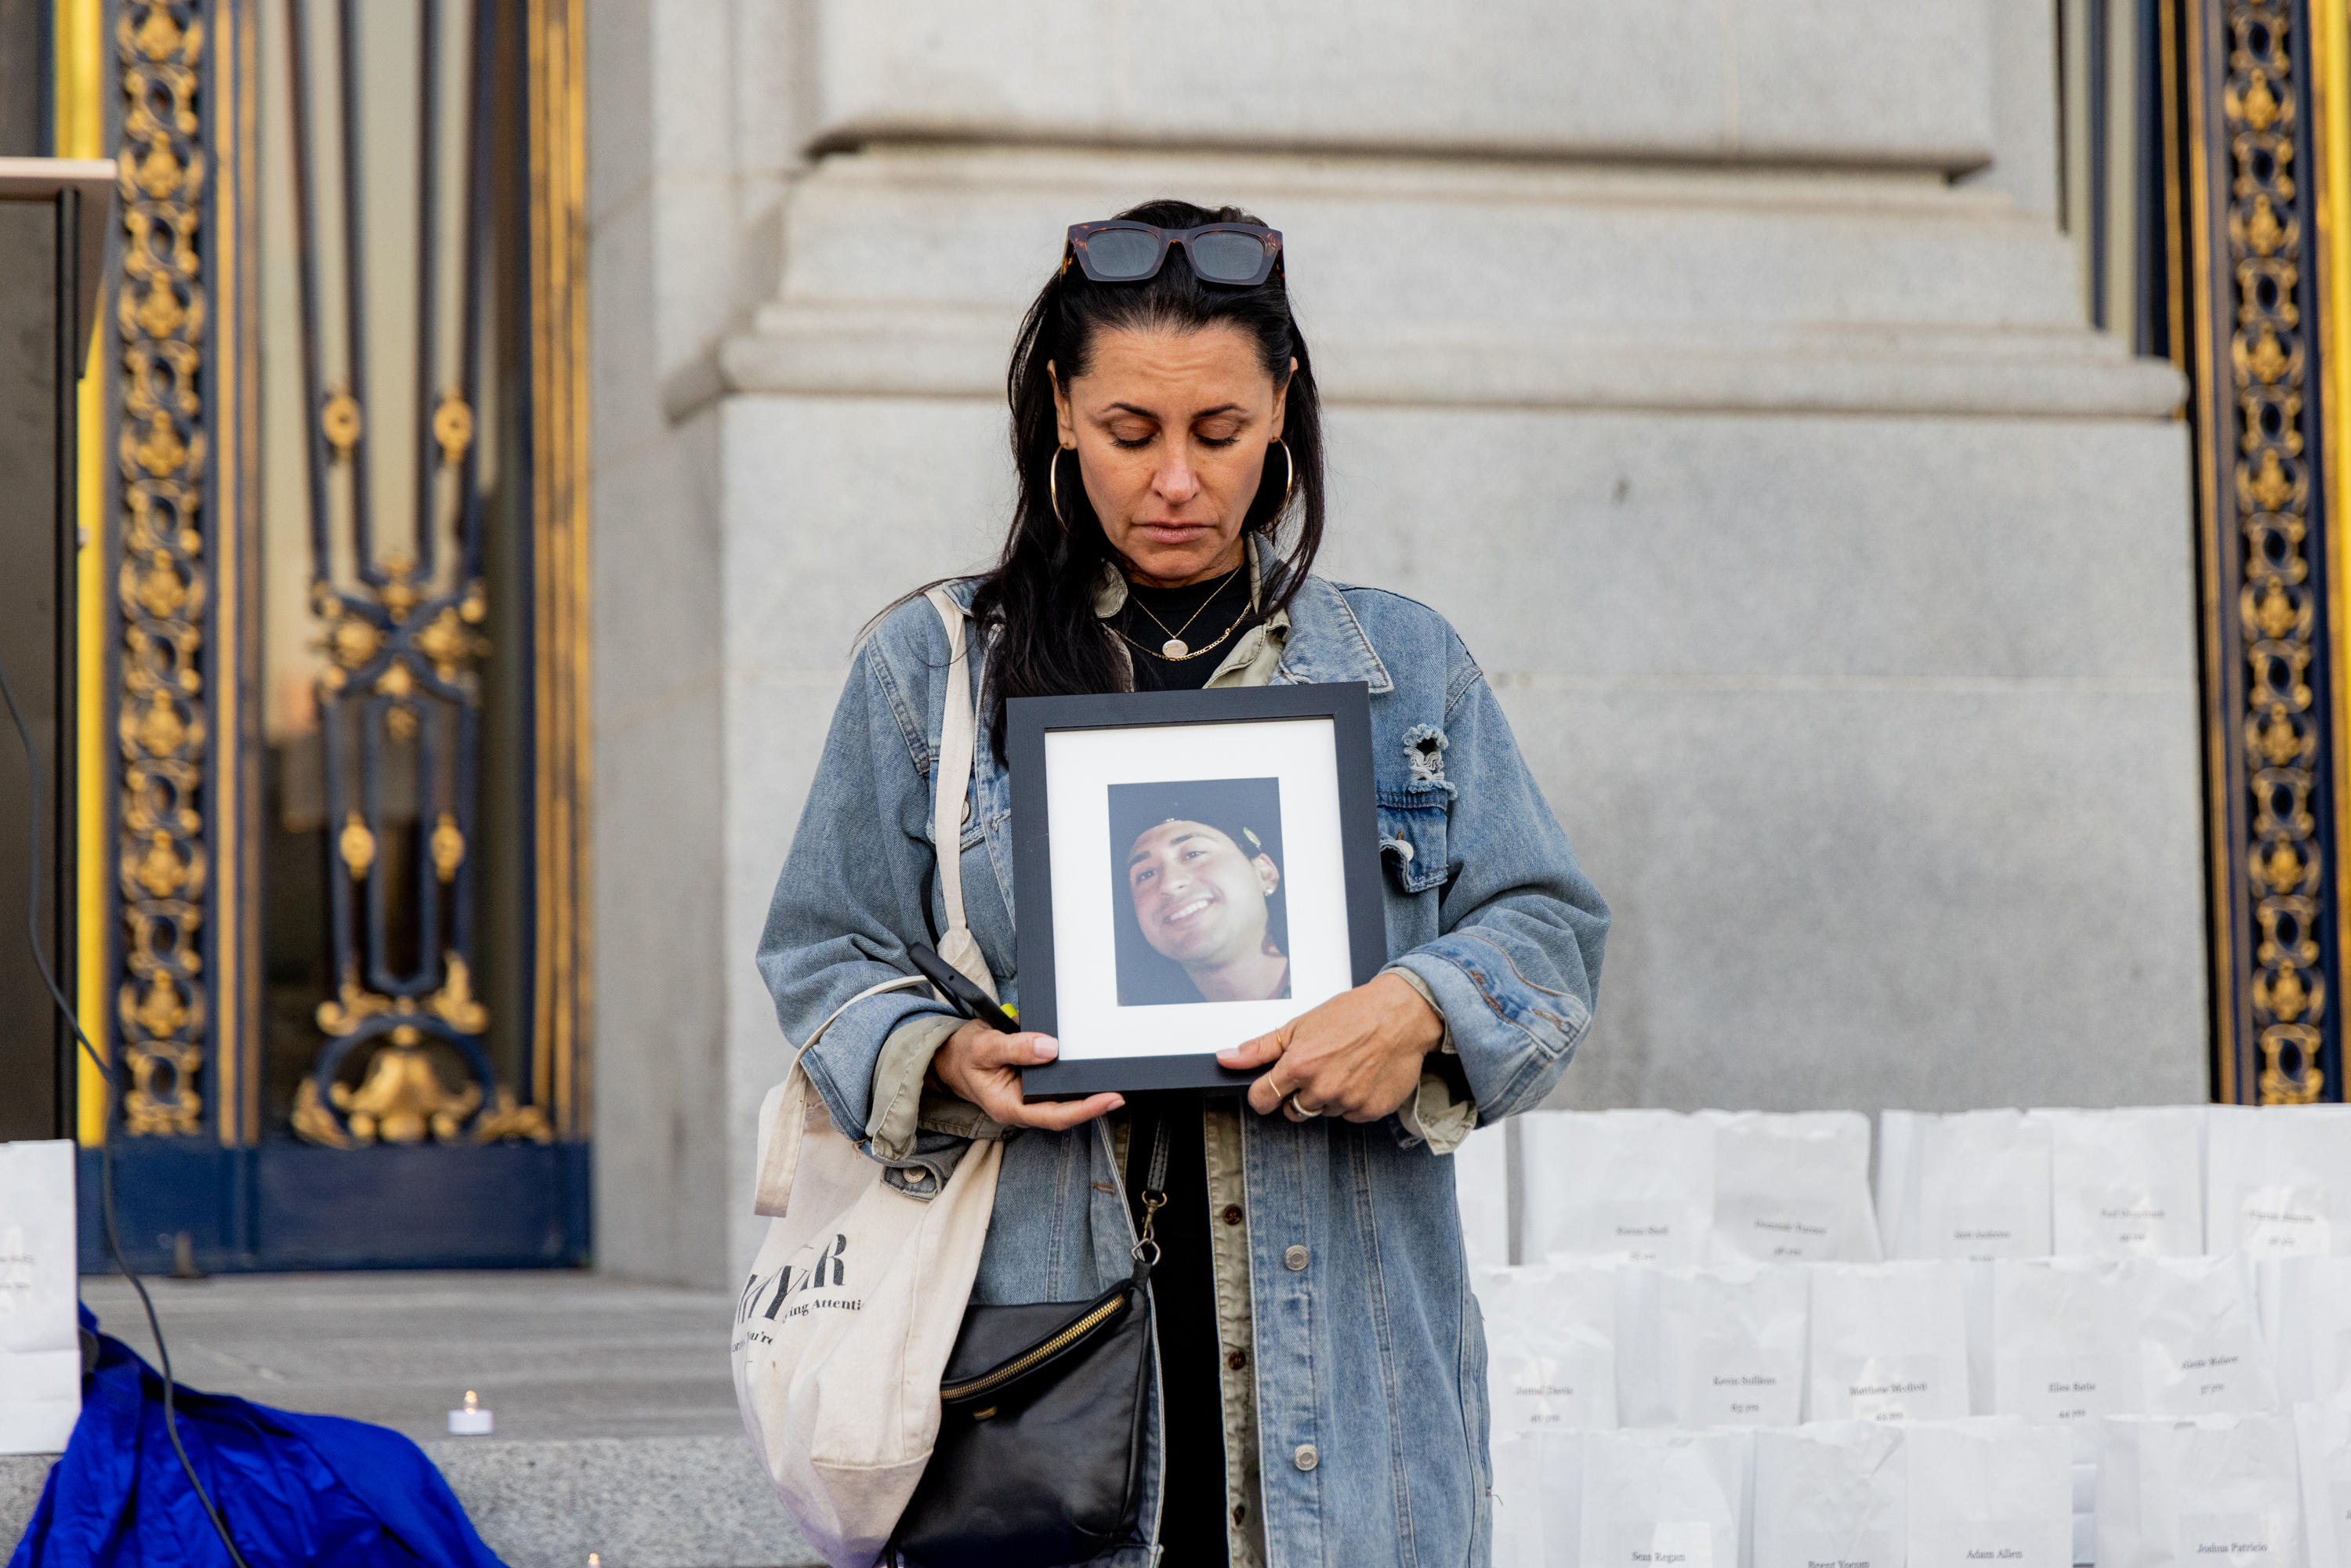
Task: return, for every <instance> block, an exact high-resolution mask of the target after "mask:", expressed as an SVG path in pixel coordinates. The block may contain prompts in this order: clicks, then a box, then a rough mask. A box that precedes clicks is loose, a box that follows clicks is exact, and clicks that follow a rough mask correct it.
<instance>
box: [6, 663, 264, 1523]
mask: <svg viewBox="0 0 2351 1568" xmlns="http://www.w3.org/2000/svg"><path fill="white" fill-rule="evenodd" d="M0 697H5V699H6V700H7V704H8V716H9V717H10V718H11V719H13V720H14V721H16V738H17V739H18V740H19V741H21V742H23V743H24V747H25V767H26V770H27V772H28V773H29V774H30V776H31V781H32V805H33V810H32V812H31V821H32V826H31V830H30V831H29V832H28V833H27V835H26V836H27V837H28V838H29V839H30V840H31V842H32V865H31V881H30V883H29V884H28V887H27V891H26V895H25V936H26V940H27V941H28V942H30V943H31V944H32V946H33V963H34V965H35V967H37V968H38V969H39V970H40V971H41V983H42V984H44V985H46V986H47V987H48V988H49V999H50V1000H52V1001H54V1002H55V1003H57V1011H58V1012H59V1013H60V1014H61V1015H63V1017H64V1019H65V1020H66V1026H67V1027H68V1028H69V1029H71V1030H73V1035H74V1039H75V1040H78V1041H80V1042H81V1048H82V1050H83V1051H87V1052H89V1060H90V1065H91V1066H93V1067H95V1068H97V1069H98V1072H99V1077H100V1078H102V1079H105V1080H106V1081H107V1082H109V1083H110V1084H111V1083H112V1082H113V1076H112V1074H110V1072H108V1071H107V1068H106V1061H105V1059H104V1058H102V1057H100V1056H99V1054H98V1047H96V1046H94V1045H92V1044H90V1042H89V1035H87V1034H85V1033H83V1032H82V1027H81V1019H79V1018H78V1017H76V1016H75V1013H74V1009H73V1004H72V1003H70V1002H68V1001H67V1000H66V994H65V992H64V991H62V990H60V989H59V988H57V977H56V976H55V975H53V974H51V973H50V972H49V960H48V958H47V956H46V955H44V954H43V953H42V951H41V754H40V752H39V751H38V750H37V748H36V747H34V745H33V732H32V731H31V730H30V729H27V728H26V727H25V715H24V713H23V711H22V710H20V709H19V708H18V707H17V706H16V690H15V689H14V688H13V687H11V686H10V685H9V684H8V669H7V666H6V665H5V664H0ZM98 1208H99V1219H100V1221H101V1223H102V1225H103V1228H104V1229H105V1232H106V1250H107V1252H108V1254H109V1255H110V1257H112V1258H113V1260H114V1266H115V1267H116V1268H117V1269H120V1270H122V1277H123V1278H124V1279H126V1280H128V1281H131V1289H132V1290H134V1291H138V1292H139V1304H140V1305H141V1306H142V1307H144V1308H146V1309H147V1332H148V1333H151V1334H152V1335H153V1336H154V1338H155V1359H156V1360H157V1361H159V1362H161V1363H162V1372H163V1430H164V1432H165V1434H166V1435H168V1436H169V1437H171V1439H172V1452H173V1453H175V1454H177V1455H179V1456H180V1469H183V1470H184V1471H186V1472H187V1476H188V1485H189V1486H191V1487H193V1488H194V1489H195V1493H196V1500H197V1501H198V1502H200V1503H202V1504H204V1517H205V1518H207V1519H209V1520H211V1521H213V1529H214V1530H215V1531H219V1533H220V1539H221V1544H222V1545H223V1546H225V1547H226V1548H228V1556H229V1561H230V1562H231V1563H235V1565H236V1568H248V1564H247V1563H246V1561H245V1554H244V1553H243V1552H239V1551H237V1549H236V1542H235V1541H233V1540H231V1539H230V1538H229V1533H228V1524H227V1522H226V1521H224V1520H223V1519H222V1518H221V1513H220V1510H219V1509H217V1508H214V1506H213V1500H212V1497H211V1494H209V1493H207V1492H206V1491H205V1490H204V1482H203V1481H201V1480H198V1479H196V1467H195V1466H194V1465H193V1464H191V1463H189V1462H188V1450H187V1449H186V1448H183V1447H181V1446H180V1422H179V1417H178V1416H177V1415H176V1414H175V1413H174V1412H173V1410H172V1352H171V1350H170V1349H169V1348H168V1347H167V1346H166V1345H165V1344H164V1343H163V1325H162V1322H160V1321H158V1320H157V1318H156V1316H155V1303H154V1302H153V1301H151V1300H149V1299H148V1296H147V1287H146V1285H145V1284H144V1283H142V1282H141V1280H140V1278H139V1275H138V1273H137V1271H136V1270H133V1269H132V1268H131V1260H129V1259H128V1258H125V1257H124V1256H123V1255H122V1239H121V1237H120V1235H119V1234H118V1233H117V1232H116V1230H115V1226H114V1134H113V1130H112V1118H111V1117H110V1118H108V1122H107V1126H106V1129H105V1131H104V1132H103V1133H102V1134H101V1135H100V1137H99V1145H98Z"/></svg>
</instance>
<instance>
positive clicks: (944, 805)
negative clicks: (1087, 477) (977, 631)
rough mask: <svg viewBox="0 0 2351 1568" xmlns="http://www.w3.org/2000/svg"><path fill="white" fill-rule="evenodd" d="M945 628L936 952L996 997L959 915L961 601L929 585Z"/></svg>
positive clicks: (968, 760)
mask: <svg viewBox="0 0 2351 1568" xmlns="http://www.w3.org/2000/svg"><path fill="white" fill-rule="evenodd" d="M926 597H928V598H929V600H930V601H931V608H932V609H934V610H935V611H937V612H939V620H940V621H941V622H945V624H946V631H947V705H946V718H945V720H944V722H943V723H942V724H941V726H940V732H939V761H938V768H937V769H936V770H935V772H934V773H933V774H932V775H931V783H932V788H931V844H932V847H933V848H934V849H935V850H936V851H937V852H938V861H939V893H940V895H941V897H942V899H943V900H944V902H945V903H946V907H947V928H946V934H945V935H944V936H941V937H940V938H939V956H940V957H942V958H945V959H946V961H947V962H948V963H950V964H952V965H954V966H955V967H956V968H957V969H960V970H961V971H963V973H964V975H965V976H966V977H967V978H969V979H970V981H971V983H972V984H973V985H976V986H977V987H978V988H980V989H981V990H983V991H986V992H987V996H988V999H989V1000H990V1001H995V1000H998V999H1000V998H998V997H997V994H996V977H994V976H993V975H990V974H989V973H988V972H987V959H985V958H983V957H981V956H980V953H979V944H978V943H977V941H975V940H974V939H973V938H972V935H971V927H970V925H967V924H966V923H965V920H964V917H963V855H962V853H961V851H960V847H959V846H960V845H961V844H962V842H963V811H964V800H965V799H966V796H967V791H968V790H969V789H970V788H971V765H972V756H973V753H974V752H975V751H976V750H977V747H978V744H979V726H978V721H977V715H976V714H975V713H974V712H973V711H972V680H971V662H970V650H969V647H968V644H967V639H966V637H965V635H964V612H963V606H962V605H960V604H957V603H956V601H954V600H953V599H951V598H949V597H948V596H947V591H946V589H944V588H934V589H932V590H931V591H930V593H929V594H928V595H927V596H926Z"/></svg>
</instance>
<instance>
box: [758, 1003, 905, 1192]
mask: <svg viewBox="0 0 2351 1568" xmlns="http://www.w3.org/2000/svg"><path fill="white" fill-rule="evenodd" d="M929 983H930V982H929V981H927V980H925V979H924V978H923V977H921V976H920V975H900V976H898V977H896V978H894V979H888V980H884V981H883V982H882V983H881V984H880V985H878V986H868V987H866V988H864V989H863V990H862V991H860V992H858V993H857V994H856V995H855V996H853V997H852V998H849V999H848V1000H847V1001H845V1002H843V1003H841V1005H840V1006H839V1007H837V1008H835V1009H832V1011H831V1012H830V1013H828V1014H826V1015H825V1019H824V1021H823V1022H822V1023H820V1024H819V1025H817V1026H816V1029H815V1030H814V1031H813V1032H811V1033H810V1035H809V1037H808V1041H807V1043H806V1044H804V1045H802V1046H801V1047H800V1048H799V1050H797V1051H793V1052H792V1064H791V1066H790V1067H789V1068H787V1069H786V1070H785V1071H784V1081H783V1082H781V1083H778V1084H777V1085H776V1086H775V1087H774V1088H773V1089H770V1090H768V1098H767V1101H766V1103H763V1104H761V1105H760V1107H759V1146H758V1162H759V1172H758V1179H757V1181H756V1182H755V1183H754V1188H753V1192H752V1197H751V1211H752V1212H753V1213H754V1214H761V1215H765V1216H767V1217H768V1218H771V1219H775V1218H782V1217H783V1215H784V1214H785V1213H786V1211H788V1210H789V1208H790V1207H791V1204H792V1186H793V1185H794V1183H795V1182H796V1181H797V1180H798V1178H799V1171H800V1139H801V1137H802V1135H803V1134H805V1133H806V1132H807V1130H808V1108H809V1102H810V1099H811V1098H812V1095H813V1089H814V1086H813V1085H812V1084H810V1082H809V1080H808V1074H807V1073H806V1072H805V1071H802V1070H801V1069H802V1067H803V1065H804V1063H805V1062H806V1060H807V1057H808V1053H809V1052H810V1051H813V1050H815V1049H816V1042H817V1041H818V1040H822V1039H823V1038H824V1031H825V1030H829V1029H831V1027H832V1023H833V1019H837V1018H839V1017H840V1016H841V1014H843V1013H845V1012H847V1011H848V1010H849V1009H852V1008H853V1007H855V1006H856V1005H857V1004H858V1003H860V1002H862V1001H863V1000H865V999H866V998H868V997H878V996H881V995H882V994H883V992H885V991H910V990H913V989H914V988H915V987H917V986H927V985H929ZM787 1043H789V1041H788V1042H787Z"/></svg>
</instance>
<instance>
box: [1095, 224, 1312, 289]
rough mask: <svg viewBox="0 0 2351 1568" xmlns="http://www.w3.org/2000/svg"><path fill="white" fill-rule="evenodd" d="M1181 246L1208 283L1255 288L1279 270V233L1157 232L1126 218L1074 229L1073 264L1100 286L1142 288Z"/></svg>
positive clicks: (1243, 227) (1244, 229) (1235, 229)
mask: <svg viewBox="0 0 2351 1568" xmlns="http://www.w3.org/2000/svg"><path fill="white" fill-rule="evenodd" d="M1178 245H1180V246H1183V247H1184V254H1185V256H1186V257H1188V258H1189V259H1190V261H1191V263H1192V271H1193V273H1194V275H1195V276H1196V277H1199V278H1201V279H1202V280H1203V281H1204V282H1208V283H1228V284H1233V285H1236V286H1238V287H1244V288H1253V287H1256V286H1257V285H1259V284H1260V283H1263V282H1264V281H1265V280H1266V279H1267V278H1268V277H1272V276H1273V275H1274V274H1275V273H1277V272H1279V271H1280V267H1281V231H1280V230H1279V229H1269V228H1260V227H1259V225H1256V224H1203V225H1201V226H1199V227H1198V228H1196V229H1163V228H1155V227H1154V226H1153V225H1149V224H1138V223H1135V222H1133V221H1132V220H1130V219H1126V218H1113V219H1111V220H1110V221H1109V222H1107V223H1099V224H1071V225H1070V241H1069V248H1068V249H1067V250H1065V251H1064V252H1063V253H1062V256H1061V270H1062V271H1064V272H1066V271H1068V270H1069V267H1070V260H1071V257H1072V256H1074V257H1076V259H1077V263H1078V266H1079V267H1081V269H1083V271H1084V272H1085V275H1086V276H1087V277H1090V278H1092V279H1093V280H1094V281H1095V282H1096V283H1141V282H1143V281H1144V279H1145V278H1151V277H1158V276H1159V268H1160V267H1161V266H1163V265H1164V264H1165V262H1166V260H1167V249H1168V247H1169V246H1178Z"/></svg>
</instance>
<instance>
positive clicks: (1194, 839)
mask: <svg viewBox="0 0 2351 1568" xmlns="http://www.w3.org/2000/svg"><path fill="white" fill-rule="evenodd" d="M1110 799H1111V821H1112V831H1111V838H1112V841H1113V850H1114V851H1115V852H1114V853H1113V856H1112V865H1113V869H1114V870H1116V871H1117V873H1118V874H1119V878H1120V881H1121V883H1123V886H1122V889H1121V893H1122V896H1121V899H1120V901H1119V902H1120V904H1123V908H1124V914H1125V915H1131V916H1132V918H1131V919H1128V918H1122V919H1121V920H1120V921H1119V922H1118V941H1117V947H1118V1001H1119V1005H1120V1006H1121V1007H1129V1008H1132V1007H1149V1006H1154V1005H1165V1004H1170V1003H1184V1002H1202V1001H1207V1002H1256V1001H1272V1000H1278V999H1280V998H1285V997H1287V996H1289V995H1290V955H1289V950H1288V949H1289V945H1290V933H1289V922H1288V921H1287V920H1286V919H1284V918H1282V913H1281V909H1280V904H1281V902H1282V899H1281V839H1280V831H1281V828H1280V823H1281V797H1280V780H1278V779H1204V780H1201V781H1198V782H1195V783H1189V784H1173V785H1157V784H1113V785H1112V786H1111V787H1110ZM1256 822H1262V823H1263V824H1264V827H1265V831H1264V832H1262V833H1260V832H1259V831H1258V829H1257V827H1256V826H1255V825H1253V824H1254V823H1256Z"/></svg>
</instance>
